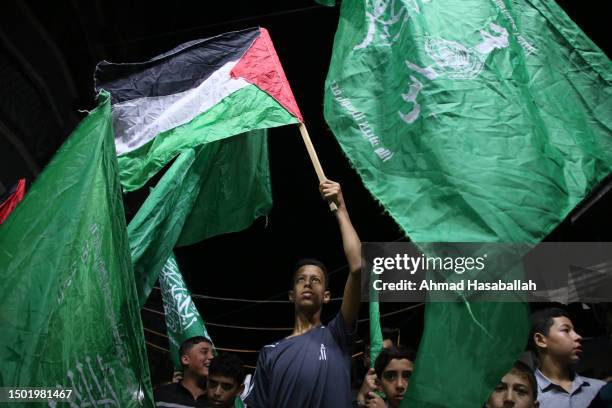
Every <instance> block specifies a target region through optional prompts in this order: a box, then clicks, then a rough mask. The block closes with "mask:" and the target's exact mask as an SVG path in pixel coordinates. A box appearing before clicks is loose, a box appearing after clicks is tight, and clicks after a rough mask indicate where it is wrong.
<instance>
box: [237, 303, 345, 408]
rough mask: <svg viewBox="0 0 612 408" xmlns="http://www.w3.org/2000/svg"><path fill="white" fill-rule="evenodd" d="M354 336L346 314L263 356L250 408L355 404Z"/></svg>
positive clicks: (266, 349)
mask: <svg viewBox="0 0 612 408" xmlns="http://www.w3.org/2000/svg"><path fill="white" fill-rule="evenodd" d="M348 345H349V333H348V331H347V330H346V327H345V326H344V319H343V318H342V314H341V313H338V314H337V315H336V317H334V318H333V319H332V321H330V322H329V324H327V325H326V326H318V327H315V328H313V329H311V330H309V331H308V332H306V333H304V334H302V335H299V336H295V337H292V338H288V339H282V340H280V341H279V342H277V343H274V344H269V345H267V346H264V347H263V348H262V349H261V351H260V352H259V358H258V360H257V368H256V370H255V374H254V375H253V382H252V383H251V384H252V385H251V389H250V391H249V395H248V396H247V398H246V400H245V402H246V404H247V406H248V407H249V408H295V407H300V408H310V407H311V408H326V407H329V408H345V407H350V406H351V389H350V364H351V361H350V360H351V356H350V352H349V348H348Z"/></svg>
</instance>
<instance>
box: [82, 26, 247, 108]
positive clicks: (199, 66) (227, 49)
mask: <svg viewBox="0 0 612 408" xmlns="http://www.w3.org/2000/svg"><path fill="white" fill-rule="evenodd" d="M257 37H259V28H250V29H246V30H241V31H232V32H229V33H225V34H221V35H218V36H215V37H210V38H205V39H201V40H195V41H190V42H187V43H184V44H181V45H179V46H178V47H176V48H174V49H172V50H171V51H168V52H166V53H164V54H161V55H158V56H156V57H154V58H152V59H150V60H148V61H145V62H133V63H112V62H108V61H102V62H99V63H98V65H96V71H95V74H94V81H95V89H96V93H97V92H100V90H101V89H105V90H106V91H108V92H109V93H110V94H111V96H112V102H113V103H119V102H123V101H129V100H131V99H135V98H142V97H151V96H164V95H172V94H175V93H178V92H183V91H187V90H189V89H192V88H195V87H197V86H198V85H199V84H201V83H202V82H204V81H205V80H206V79H207V78H208V77H209V76H210V75H211V74H212V73H213V72H215V71H216V70H218V69H219V68H221V67H222V66H223V65H225V64H226V63H228V62H230V61H235V60H238V59H240V58H241V57H242V56H243V55H244V53H245V52H246V51H247V50H248V49H249V47H250V46H251V44H253V42H254V41H255V40H256V39H257Z"/></svg>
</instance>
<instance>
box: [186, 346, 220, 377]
mask: <svg viewBox="0 0 612 408" xmlns="http://www.w3.org/2000/svg"><path fill="white" fill-rule="evenodd" d="M213 357H214V355H213V353H212V345H211V344H210V343H209V342H207V341H202V342H200V343H198V344H195V345H194V346H193V347H191V348H190V349H189V350H187V352H186V353H185V354H183V355H182V356H181V363H183V367H184V369H183V371H184V373H185V374H186V373H187V372H189V373H190V374H192V375H194V376H195V377H199V378H206V377H207V376H208V367H209V366H210V362H211V361H212V359H213Z"/></svg>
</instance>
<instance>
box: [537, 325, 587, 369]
mask: <svg viewBox="0 0 612 408" xmlns="http://www.w3.org/2000/svg"><path fill="white" fill-rule="evenodd" d="M534 337H535V338H534V340H535V343H536V345H537V346H538V347H540V348H542V349H545V350H546V352H547V353H548V354H549V355H550V356H551V357H553V358H554V359H555V360H557V361H560V362H562V363H566V364H569V363H575V362H577V361H578V360H579V359H580V355H581V354H582V345H581V344H580V342H581V341H582V337H580V335H579V334H578V333H576V331H575V330H574V325H572V321H571V320H570V319H568V318H567V317H565V316H561V317H555V318H553V325H552V326H551V327H550V329H549V330H548V334H547V335H546V336H545V335H543V334H542V333H536V334H535V335H534Z"/></svg>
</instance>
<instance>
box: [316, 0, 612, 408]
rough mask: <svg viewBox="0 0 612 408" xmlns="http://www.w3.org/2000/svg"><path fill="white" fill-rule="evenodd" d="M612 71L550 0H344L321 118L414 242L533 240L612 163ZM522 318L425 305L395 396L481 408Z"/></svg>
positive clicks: (520, 341)
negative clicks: (405, 385) (406, 382)
mask: <svg viewBox="0 0 612 408" xmlns="http://www.w3.org/2000/svg"><path fill="white" fill-rule="evenodd" d="M611 72H612V69H611V64H610V61H609V59H608V58H607V57H606V56H605V55H604V54H603V53H602V52H601V50H599V49H598V48H597V47H596V46H595V45H594V44H593V43H592V42H591V41H590V40H589V39H588V38H587V37H586V36H585V35H584V34H583V33H582V32H581V31H580V29H578V28H577V27H576V25H575V24H574V23H573V22H572V21H571V20H570V19H569V18H568V17H567V16H566V15H565V14H564V13H563V11H562V10H561V9H560V8H559V7H558V6H557V5H556V4H555V3H554V2H542V1H538V0H531V1H524V0H522V1H513V2H509V1H503V0H495V1H484V0H436V1H432V2H413V1H398V2H393V1H390V2H380V1H373V0H368V1H366V2H362V1H357V0H345V1H343V2H342V6H341V16H340V23H339V27H338V31H337V33H336V38H335V43H334V50H333V55H332V61H331V64H330V69H329V73H328V77H327V81H326V85H325V86H326V87H325V104H324V110H325V118H326V120H327V122H328V124H329V126H330V128H331V129H332V131H333V133H334V134H335V136H336V138H337V139H338V141H339V143H340V145H341V147H342V149H343V151H344V152H345V154H346V155H347V157H348V158H349V160H350V162H351V163H352V165H353V167H354V168H355V169H356V171H357V172H358V173H359V175H360V176H361V178H362V180H363V183H364V184H365V186H366V187H367V188H368V189H369V190H370V192H371V193H372V195H373V196H374V197H375V198H376V199H377V200H379V202H380V203H381V204H382V205H383V206H384V208H385V209H386V210H387V211H388V212H389V214H390V215H391V216H392V217H393V218H394V219H395V220H396V222H397V223H398V224H399V225H400V226H401V227H402V228H403V230H404V231H405V233H406V234H407V235H408V236H409V237H410V238H411V239H412V240H413V241H414V242H421V243H425V242H440V241H448V242H524V243H537V242H539V241H540V240H542V239H543V238H544V237H545V236H546V235H547V234H548V233H549V232H550V231H551V230H552V229H553V228H554V227H555V226H557V225H558V224H559V222H560V221H561V220H563V219H564V218H565V217H566V216H567V214H568V213H569V212H570V211H571V210H572V209H573V208H575V207H576V205H577V204H578V203H579V202H580V201H581V200H582V199H583V198H584V197H585V196H586V195H587V194H588V193H589V192H590V191H591V189H592V188H593V187H594V186H595V185H597V183H598V182H600V181H601V180H602V179H603V178H604V177H606V176H607V175H608V174H609V173H610V171H611V169H612V138H611V137H610V134H611V132H610V125H611V121H612V117H611V116H610V112H611V111H612V98H610V96H611V93H612V88H611V87H610V79H611ZM526 313H527V308H526V306H525V305H524V304H520V303H514V304H510V303H506V304H481V303H479V304H470V303H464V304H445V303H436V304H428V305H427V308H426V325H425V333H424V336H423V340H422V343H421V346H420V348H419V356H418V358H417V362H416V370H415V375H414V376H413V377H412V379H411V381H410V388H409V390H408V392H407V394H406V398H405V399H404V403H403V405H402V406H410V407H443V406H448V402H449V399H448V398H449V396H452V401H453V403H452V404H453V406H454V407H475V406H481V405H482V403H483V402H484V400H485V399H486V398H487V396H488V394H489V392H490V390H491V389H492V388H493V386H494V384H495V383H496V382H497V381H498V379H499V378H500V377H501V375H502V374H503V373H504V372H505V371H506V370H507V369H508V368H509V367H510V366H511V364H512V363H513V361H514V360H515V358H516V357H517V356H518V354H519V352H520V350H521V349H522V348H523V345H524V343H525V341H526V335H527V329H528V327H527V321H526V320H527V319H526ZM466 379H468V380H467V381H466Z"/></svg>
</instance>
